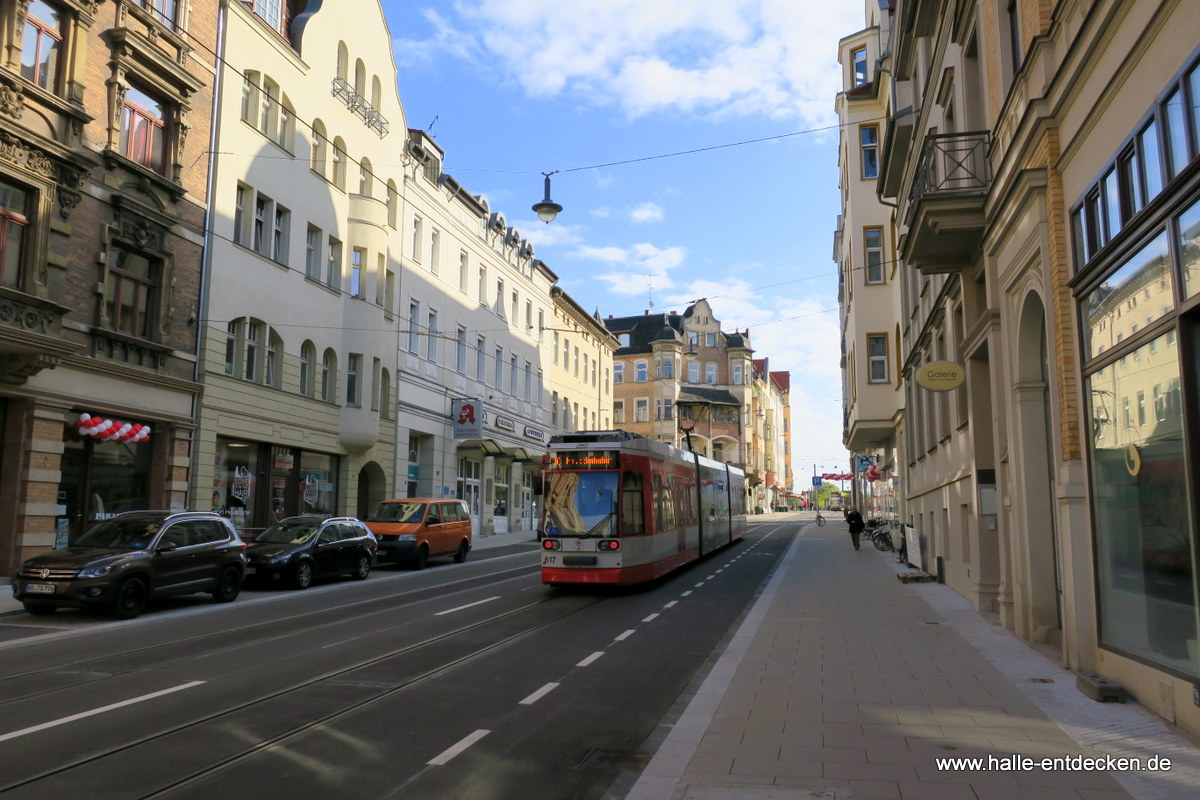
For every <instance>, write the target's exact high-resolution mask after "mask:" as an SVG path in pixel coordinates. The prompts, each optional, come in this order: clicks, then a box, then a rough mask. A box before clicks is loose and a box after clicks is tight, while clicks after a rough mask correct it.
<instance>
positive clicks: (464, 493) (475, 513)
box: [458, 458, 483, 536]
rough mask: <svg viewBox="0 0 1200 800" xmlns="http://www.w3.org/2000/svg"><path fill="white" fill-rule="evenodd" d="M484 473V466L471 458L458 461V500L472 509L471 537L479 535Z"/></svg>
mask: <svg viewBox="0 0 1200 800" xmlns="http://www.w3.org/2000/svg"><path fill="white" fill-rule="evenodd" d="M482 473H483V464H482V463H481V462H479V461H472V460H471V459H469V458H460V459H458V498H459V499H460V500H465V501H466V503H467V508H469V509H471V535H472V536H478V535H479V530H480V528H479V525H480V511H481V509H480V504H479V495H480V491H479V485H480V477H481V475H482Z"/></svg>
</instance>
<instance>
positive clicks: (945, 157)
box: [908, 131, 992, 217]
mask: <svg viewBox="0 0 1200 800" xmlns="http://www.w3.org/2000/svg"><path fill="white" fill-rule="evenodd" d="M990 143H991V134H990V133H989V132H988V131H973V132H970V133H935V134H931V135H929V136H926V137H925V146H924V147H923V148H922V150H921V157H920V160H919V161H918V162H917V169H916V174H915V175H914V177H913V186H912V192H911V193H910V195H909V207H908V208H909V216H910V217H911V216H912V215H913V213H914V212H915V209H916V208H917V206H918V205H920V203H921V201H922V200H923V199H924V198H926V197H930V196H947V195H956V194H976V193H981V192H985V191H987V188H988V186H989V185H990V184H991V180H992V176H991V165H990V164H989V163H988V157H987V155H988V148H989V145H990Z"/></svg>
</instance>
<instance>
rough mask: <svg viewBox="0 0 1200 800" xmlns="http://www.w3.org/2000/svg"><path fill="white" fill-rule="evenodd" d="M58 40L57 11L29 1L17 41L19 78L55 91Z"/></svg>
mask: <svg viewBox="0 0 1200 800" xmlns="http://www.w3.org/2000/svg"><path fill="white" fill-rule="evenodd" d="M62 40H63V34H62V14H61V12H60V11H59V10H58V9H57V8H55V7H54V6H52V5H50V4H49V3H46V2H43V0H31V2H30V3H29V11H28V12H27V13H26V15H25V29H24V34H23V38H22V41H21V77H23V78H25V79H26V80H28V81H31V82H32V83H34V84H36V85H38V86H40V87H42V88H43V89H46V90H48V91H51V92H53V91H55V90H56V89H57V88H58V71H59V62H60V59H61V53H62Z"/></svg>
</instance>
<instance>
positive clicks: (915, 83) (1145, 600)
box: [844, 0, 1200, 734]
mask: <svg viewBox="0 0 1200 800" xmlns="http://www.w3.org/2000/svg"><path fill="white" fill-rule="evenodd" d="M867 7H868V12H867V19H868V22H870V21H871V20H872V19H876V20H879V25H878V27H879V28H880V30H881V32H882V33H883V34H884V35H883V36H882V40H881V43H880V44H879V45H878V52H879V54H880V60H879V61H875V60H873V59H871V58H870V57H868V58H867V62H866V70H867V81H868V82H870V83H874V82H876V81H879V82H880V83H879V85H880V89H881V91H880V95H881V102H882V108H883V109H884V111H885V113H884V114H883V115H881V116H883V117H885V119H884V120H883V122H882V124H883V125H884V129H883V131H882V135H881V137H880V141H879V144H878V148H879V153H880V155H879V177H878V179H877V185H878V189H877V193H878V195H879V196H880V197H881V198H882V199H883V200H884V201H885V202H884V205H885V206H887V205H888V204H892V206H894V210H893V213H892V216H891V222H892V224H894V225H895V230H896V246H897V250H898V256H899V260H900V262H901V263H900V265H899V273H900V274H899V278H898V283H899V284H900V301H901V314H900V317H899V323H900V338H899V365H900V368H901V374H902V376H903V386H904V392H905V398H904V403H903V405H904V409H905V411H904V419H903V424H902V425H899V426H897V431H898V442H897V447H896V450H897V453H898V461H899V468H900V469H901V470H902V475H903V480H902V481H901V486H902V495H903V496H902V498H901V500H900V503H901V506H902V514H903V516H904V518H905V519H906V521H908V522H909V523H910V524H912V525H913V526H914V527H915V528H916V530H917V531H918V533H919V536H920V539H921V547H920V554H919V557H920V558H921V560H922V563H923V565H924V567H925V568H926V569H927V570H928V571H930V572H934V571H936V572H937V573H938V574H939V575H940V576H942V577H943V579H944V580H945V581H946V583H947V584H948V585H950V586H951V587H952V588H954V589H955V590H956V591H957V592H959V593H960V594H962V595H963V596H964V597H965V598H967V599H968V600H969V601H970V602H971V603H972V604H973V605H974V606H975V607H976V608H978V609H979V610H980V611H984V612H996V613H997V614H998V615H999V619H1000V622H1001V624H1003V625H1004V626H1005V627H1007V628H1010V629H1011V630H1013V631H1014V632H1015V633H1016V634H1017V635H1019V636H1022V637H1024V638H1027V639H1030V640H1034V641H1039V642H1047V643H1050V644H1052V645H1053V646H1054V647H1055V648H1056V649H1057V651H1058V652H1059V654H1060V657H1061V660H1062V663H1063V665H1064V666H1065V667H1066V668H1068V669H1072V670H1075V671H1078V672H1086V673H1091V672H1098V673H1101V674H1103V675H1105V676H1106V677H1108V678H1110V679H1111V680H1114V681H1116V682H1119V683H1121V684H1123V685H1124V686H1125V687H1126V689H1127V690H1128V691H1130V692H1131V693H1132V694H1133V695H1134V696H1135V697H1137V698H1138V699H1139V701H1141V702H1142V703H1144V704H1145V705H1147V706H1148V707H1150V708H1153V709H1155V710H1157V711H1159V713H1160V714H1162V716H1163V717H1164V718H1166V719H1167V720H1169V721H1171V722H1174V723H1177V724H1179V725H1181V726H1182V727H1184V728H1186V729H1188V730H1189V731H1190V732H1192V733H1193V734H1195V733H1198V732H1200V709H1197V708H1196V706H1195V705H1194V704H1193V703H1191V702H1190V699H1191V697H1192V687H1193V685H1194V684H1195V683H1196V682H1197V681H1198V680H1200V647H1198V646H1197V640H1198V636H1197V630H1198V628H1200V623H1198V615H1197V602H1196V597H1197V592H1196V575H1197V571H1196V554H1197V548H1196V532H1197V529H1198V526H1197V507H1196V503H1195V501H1194V498H1195V497H1196V496H1197V494H1198V492H1197V491H1196V488H1197V484H1196V482H1195V464H1196V458H1197V456H1198V455H1200V440H1198V439H1197V437H1196V435H1195V431H1196V430H1197V429H1200V428H1198V427H1197V426H1198V425H1200V418H1198V417H1197V415H1198V414H1200V402H1198V401H1197V394H1198V393H1200V386H1198V385H1197V382H1196V374H1197V369H1196V359H1195V353H1194V352H1193V348H1194V343H1195V342H1196V341H1197V335H1196V322H1197V320H1196V309H1197V307H1198V306H1200V300H1198V299H1197V297H1198V295H1200V285H1198V283H1197V278H1196V273H1195V269H1196V268H1195V263H1196V261H1197V259H1196V257H1195V250H1196V247H1195V243H1196V240H1197V236H1198V234H1197V230H1200V210H1197V209H1200V205H1198V201H1200V167H1198V165H1200V159H1198V155H1200V138H1198V131H1200V114H1198V113H1197V108H1200V104H1198V103H1197V100H1198V99H1200V47H1198V45H1200V41H1198V39H1197V36H1196V34H1195V30H1196V28H1195V24H1194V19H1193V18H1192V17H1193V16H1194V14H1193V11H1194V9H1191V8H1189V7H1188V6H1187V4H1183V3H1178V2H1158V1H1157V0H1133V1H1132V2H1113V1H1111V0H1110V1H1108V2H1105V1H1099V2H1086V1H1085V0H1079V1H1078V2H1052V1H1051V0H1045V1H1044V2H1037V1H1036V0H1024V1H1022V2H1015V3H1008V4H996V3H982V2H965V3H959V4H953V5H950V6H947V5H946V4H944V3H935V2H927V1H925V0H900V1H899V2H896V3H881V2H874V1H872V2H868V4H867ZM884 87H886V90H884ZM849 105H850V103H847V107H849ZM859 146H860V147H862V144H861V143H860V145H859ZM851 200H852V202H853V198H851ZM862 202H863V204H864V205H865V206H866V207H867V210H868V213H871V214H874V213H876V211H877V210H878V209H877V208H876V207H874V206H873V205H872V203H871V201H870V200H869V199H867V200H865V201H862ZM854 211H855V213H859V212H858V209H854ZM844 230H845V231H849V228H848V227H846V228H845V229H844ZM934 361H950V362H954V363H956V364H958V365H960V366H962V367H964V368H965V382H964V383H963V384H962V385H961V386H960V387H959V388H957V389H953V390H951V391H937V392H935V391H930V390H929V389H926V388H924V387H922V386H921V385H920V384H918V383H917V381H916V380H915V378H916V376H917V374H918V373H919V371H920V370H921V368H922V367H923V366H925V365H928V364H929V363H930V362H934Z"/></svg>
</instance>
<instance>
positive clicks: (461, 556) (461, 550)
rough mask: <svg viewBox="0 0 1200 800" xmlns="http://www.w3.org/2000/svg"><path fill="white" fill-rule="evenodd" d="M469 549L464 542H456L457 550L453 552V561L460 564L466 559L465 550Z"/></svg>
mask: <svg viewBox="0 0 1200 800" xmlns="http://www.w3.org/2000/svg"><path fill="white" fill-rule="evenodd" d="M469 549H470V548H468V547H467V543H466V542H459V543H458V552H457V553H455V554H454V563H455V564H461V563H462V562H464V561H466V560H467V550H469Z"/></svg>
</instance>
